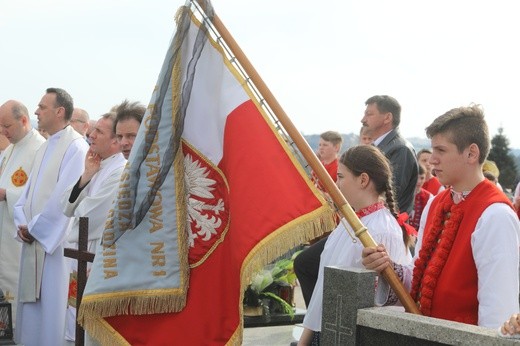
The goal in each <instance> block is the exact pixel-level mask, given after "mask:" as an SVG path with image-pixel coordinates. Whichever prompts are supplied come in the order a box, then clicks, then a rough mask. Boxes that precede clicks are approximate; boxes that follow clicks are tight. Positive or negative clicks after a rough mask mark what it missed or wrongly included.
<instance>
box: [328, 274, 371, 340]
mask: <svg viewBox="0 0 520 346" xmlns="http://www.w3.org/2000/svg"><path fill="white" fill-rule="evenodd" d="M324 274H325V276H324V284H323V316H322V322H321V344H322V345H356V323H357V310H358V309H361V308H366V307H372V306H374V283H375V275H376V274H375V272H374V271H371V270H365V269H358V268H348V270H345V269H340V268H336V267H325V272H324ZM369 287H371V289H367V288H369Z"/></svg>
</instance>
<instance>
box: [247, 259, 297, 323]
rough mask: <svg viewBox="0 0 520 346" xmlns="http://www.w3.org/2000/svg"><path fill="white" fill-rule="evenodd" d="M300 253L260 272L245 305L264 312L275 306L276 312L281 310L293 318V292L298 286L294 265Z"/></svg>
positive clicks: (248, 290) (248, 292)
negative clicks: (258, 308) (260, 308)
mask: <svg viewBox="0 0 520 346" xmlns="http://www.w3.org/2000/svg"><path fill="white" fill-rule="evenodd" d="M300 252H301V250H300V251H298V252H295V253H294V254H293V255H292V256H291V258H283V259H280V260H278V261H276V262H275V263H273V264H270V265H268V266H266V267H265V268H264V269H263V270H261V271H260V272H258V273H257V274H256V275H255V276H254V277H253V279H252V280H251V284H250V285H249V286H248V288H247V290H246V292H245V294H244V305H245V306H248V307H259V306H262V307H263V308H264V309H263V310H264V311H265V309H266V308H267V309H270V308H271V306H273V307H274V310H275V311H276V310H279V311H280V312H281V313H284V314H287V315H290V316H291V317H293V316H294V308H293V305H292V303H293V294H292V292H293V289H294V285H295V284H296V274H295V273H294V267H293V264H294V259H295V258H296V256H297V255H298V254H299V253H300ZM266 305H267V306H266Z"/></svg>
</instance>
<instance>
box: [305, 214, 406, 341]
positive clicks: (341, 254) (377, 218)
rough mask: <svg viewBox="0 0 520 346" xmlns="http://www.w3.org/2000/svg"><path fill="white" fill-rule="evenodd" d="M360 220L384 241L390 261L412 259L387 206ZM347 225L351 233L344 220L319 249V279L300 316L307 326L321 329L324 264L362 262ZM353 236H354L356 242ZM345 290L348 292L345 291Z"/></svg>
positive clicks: (377, 239) (355, 264) (359, 247)
mask: <svg viewBox="0 0 520 346" xmlns="http://www.w3.org/2000/svg"><path fill="white" fill-rule="evenodd" d="M342 221H345V220H342ZM361 222H362V223H363V224H364V225H365V227H367V228H368V230H369V232H370V235H371V236H372V237H373V238H374V240H375V242H376V243H377V244H384V245H385V247H386V249H387V252H388V254H389V255H390V257H391V258H392V260H393V261H395V262H396V263H400V264H408V263H411V261H412V255H411V254H410V252H409V251H408V250H407V249H406V247H405V244H404V241H403V231H402V229H401V227H400V226H399V224H398V223H397V221H396V219H395V217H394V216H393V215H392V214H391V213H390V211H388V209H386V208H383V209H379V210H377V211H375V212H373V213H371V214H369V215H366V216H364V217H362V218H361ZM347 226H348V227H349V230H348V232H350V235H349V233H348V232H347V230H345V227H344V226H343V223H340V224H339V225H338V227H336V229H335V230H334V231H332V233H331V234H330V235H329V237H328V238H327V242H326V243H325V247H324V248H323V252H322V253H321V257H320V267H319V271H318V279H317V281H316V286H314V291H313V292H312V297H311V301H310V303H309V306H308V308H307V313H306V314H305V318H304V320H303V325H304V327H306V328H308V329H310V330H313V331H321V318H322V307H323V303H322V299H323V277H324V269H325V267H327V266H335V267H340V268H346V267H354V268H364V267H363V264H362V263H361V251H362V250H363V244H361V242H360V241H359V240H357V238H356V236H355V235H354V231H353V230H352V228H351V227H350V225H348V224H347ZM353 238H354V239H356V242H355V243H354V241H353ZM346 293H347V294H348V292H346Z"/></svg>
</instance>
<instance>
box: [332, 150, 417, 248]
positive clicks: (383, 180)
mask: <svg viewBox="0 0 520 346" xmlns="http://www.w3.org/2000/svg"><path fill="white" fill-rule="evenodd" d="M339 161H340V162H341V163H342V164H343V165H345V166H346V167H347V168H348V170H349V171H350V172H352V174H354V176H356V177H359V176H360V175H361V174H362V173H366V174H367V175H368V176H369V178H370V179H371V180H372V182H373V183H374V186H375V188H376V191H377V193H378V194H379V195H380V196H384V198H385V203H386V206H387V208H388V209H389V210H390V212H391V213H392V215H394V217H395V218H396V219H397V217H398V213H399V211H398V209H397V203H396V202H395V194H394V188H393V174H392V166H391V165H390V162H389V161H388V159H387V158H386V157H385V155H384V154H383V153H382V152H381V150H379V149H378V148H377V147H375V146H373V145H357V146H354V147H351V148H350V149H348V150H347V151H346V152H344V153H343V154H342V155H341V157H340V159H339ZM401 230H402V231H403V241H404V244H405V246H407V247H410V246H411V245H412V239H411V238H410V236H409V235H408V233H407V232H406V230H405V228H404V226H401Z"/></svg>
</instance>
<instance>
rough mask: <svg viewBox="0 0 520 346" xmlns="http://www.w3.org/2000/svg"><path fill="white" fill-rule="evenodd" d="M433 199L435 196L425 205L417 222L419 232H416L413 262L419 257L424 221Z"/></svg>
mask: <svg viewBox="0 0 520 346" xmlns="http://www.w3.org/2000/svg"><path fill="white" fill-rule="evenodd" d="M434 199H435V196H433V197H430V199H429V200H428V202H427V203H426V206H425V207H424V209H423V213H422V215H421V220H420V221H419V230H418V231H417V233H418V234H417V243H416V244H415V253H414V256H413V260H414V262H415V260H416V259H417V257H419V251H420V250H421V246H422V238H423V234H424V226H425V225H426V219H427V218H428V213H429V212H430V206H431V205H432V202H433V200H434Z"/></svg>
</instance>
